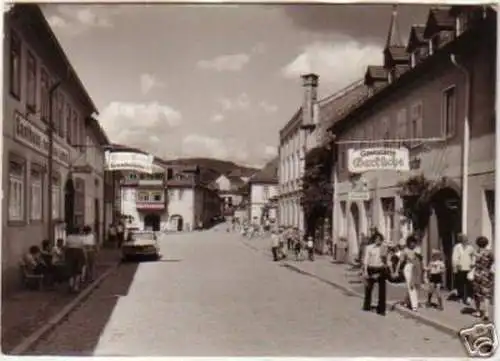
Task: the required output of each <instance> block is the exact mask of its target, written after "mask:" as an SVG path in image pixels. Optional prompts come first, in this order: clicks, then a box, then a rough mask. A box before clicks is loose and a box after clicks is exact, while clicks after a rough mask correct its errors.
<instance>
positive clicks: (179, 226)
mask: <svg viewBox="0 0 500 361" xmlns="http://www.w3.org/2000/svg"><path fill="white" fill-rule="evenodd" d="M170 223H171V225H172V228H173V229H174V230H176V231H182V230H183V227H184V220H183V219H182V216H181V215H178V214H174V215H173V216H171V217H170Z"/></svg>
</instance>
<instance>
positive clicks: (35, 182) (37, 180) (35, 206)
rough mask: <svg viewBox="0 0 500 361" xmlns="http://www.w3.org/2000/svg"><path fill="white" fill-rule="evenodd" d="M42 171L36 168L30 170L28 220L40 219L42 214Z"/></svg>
mask: <svg viewBox="0 0 500 361" xmlns="http://www.w3.org/2000/svg"><path fill="white" fill-rule="evenodd" d="M42 182H43V177H42V173H41V172H40V171H39V170H37V169H31V172H30V220H32V221H41V220H42V215H43V193H42V189H43V187H42Z"/></svg>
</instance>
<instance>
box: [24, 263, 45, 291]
mask: <svg viewBox="0 0 500 361" xmlns="http://www.w3.org/2000/svg"><path fill="white" fill-rule="evenodd" d="M19 271H20V275H21V282H22V284H23V286H24V287H26V288H30V287H31V286H36V288H37V289H39V290H41V289H43V278H44V277H43V275H40V274H34V273H32V272H31V271H30V270H29V269H28V268H27V267H26V265H25V264H24V263H23V262H21V263H20V264H19Z"/></svg>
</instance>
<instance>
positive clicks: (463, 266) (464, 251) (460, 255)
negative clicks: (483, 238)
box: [452, 234, 475, 305]
mask: <svg viewBox="0 0 500 361" xmlns="http://www.w3.org/2000/svg"><path fill="white" fill-rule="evenodd" d="M474 253H475V250H474V247H472V245H471V244H470V243H469V240H468V238H467V236H466V235H465V234H460V235H458V237H457V244H456V245H455V247H453V253H452V266H453V273H454V275H455V285H456V289H457V294H458V297H459V299H460V300H462V302H463V303H464V305H469V304H470V301H471V298H472V293H473V292H472V283H471V280H470V276H469V277H468V274H469V272H470V271H471V270H472V265H473V263H474Z"/></svg>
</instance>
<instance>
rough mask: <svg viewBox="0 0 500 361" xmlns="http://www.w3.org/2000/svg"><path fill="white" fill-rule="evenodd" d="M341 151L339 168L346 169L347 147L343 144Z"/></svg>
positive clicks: (340, 146)
mask: <svg viewBox="0 0 500 361" xmlns="http://www.w3.org/2000/svg"><path fill="white" fill-rule="evenodd" d="M339 148H340V151H339V169H340V170H344V169H345V166H346V157H347V155H346V151H345V147H344V146H343V145H342V144H341V145H339Z"/></svg>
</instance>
